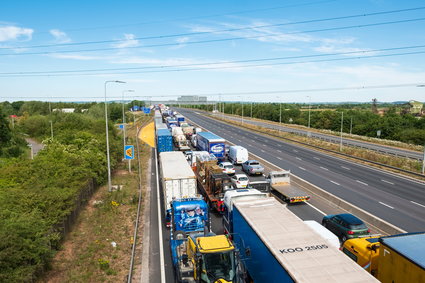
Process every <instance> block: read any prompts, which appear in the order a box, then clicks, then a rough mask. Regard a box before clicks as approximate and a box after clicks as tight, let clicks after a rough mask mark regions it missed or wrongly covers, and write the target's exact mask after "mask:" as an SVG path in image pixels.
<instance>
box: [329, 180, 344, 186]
mask: <svg viewBox="0 0 425 283" xmlns="http://www.w3.org/2000/svg"><path fill="white" fill-rule="evenodd" d="M329 181H330V182H331V183H334V184H335V185H337V186H341V184H339V183H337V182H335V181H332V180H329Z"/></svg>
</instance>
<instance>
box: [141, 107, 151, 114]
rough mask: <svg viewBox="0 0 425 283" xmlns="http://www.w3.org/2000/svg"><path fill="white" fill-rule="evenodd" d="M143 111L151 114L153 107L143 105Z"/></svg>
mask: <svg viewBox="0 0 425 283" xmlns="http://www.w3.org/2000/svg"><path fill="white" fill-rule="evenodd" d="M143 113H145V114H149V113H151V109H150V108H149V107H143Z"/></svg>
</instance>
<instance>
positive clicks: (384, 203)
mask: <svg viewBox="0 0 425 283" xmlns="http://www.w3.org/2000/svg"><path fill="white" fill-rule="evenodd" d="M379 203H380V204H382V205H385V206H386V207H389V208H391V209H394V207H392V206H391V205H388V204H386V203H383V202H381V201H380V202H379Z"/></svg>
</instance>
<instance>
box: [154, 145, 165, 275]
mask: <svg viewBox="0 0 425 283" xmlns="http://www.w3.org/2000/svg"><path fill="white" fill-rule="evenodd" d="M157 156H158V155H157V152H156V149H155V171H156V196H157V205H158V230H159V231H158V237H159V264H160V265H161V282H165V266H164V247H163V243H162V221H161V219H162V218H161V215H162V214H161V202H160V199H161V198H160V197H159V196H160V194H159V174H158V160H157Z"/></svg>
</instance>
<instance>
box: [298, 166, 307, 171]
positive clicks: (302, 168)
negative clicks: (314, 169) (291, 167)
mask: <svg viewBox="0 0 425 283" xmlns="http://www.w3.org/2000/svg"><path fill="white" fill-rule="evenodd" d="M298 168H300V169H301V170H304V171H305V170H306V169H305V168H304V167H298Z"/></svg>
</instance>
